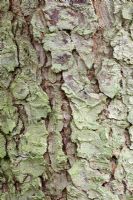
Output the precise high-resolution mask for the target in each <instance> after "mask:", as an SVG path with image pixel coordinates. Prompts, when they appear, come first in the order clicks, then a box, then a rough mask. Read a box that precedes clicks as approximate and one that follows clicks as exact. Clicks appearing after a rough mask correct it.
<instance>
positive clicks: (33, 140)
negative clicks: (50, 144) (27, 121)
mask: <svg viewBox="0 0 133 200" xmlns="http://www.w3.org/2000/svg"><path fill="white" fill-rule="evenodd" d="M47 136H48V133H47V131H46V128H45V126H44V124H43V123H42V122H38V123H37V124H31V125H29V127H27V130H26V133H25V135H24V136H23V137H22V138H21V141H20V148H19V149H20V154H21V153H22V155H27V156H31V157H36V158H39V157H42V156H43V154H44V153H45V152H46V149H47Z"/></svg>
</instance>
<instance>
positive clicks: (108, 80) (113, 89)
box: [97, 51, 121, 98]
mask: <svg viewBox="0 0 133 200" xmlns="http://www.w3.org/2000/svg"><path fill="white" fill-rule="evenodd" d="M119 52H120V51H119ZM97 79H98V82H99V87H100V90H101V92H103V93H104V94H105V95H107V96H108V97H110V98H113V97H114V96H115V95H117V94H118V93H119V91H120V80H121V71H120V65H119V64H117V63H116V62H115V61H114V60H112V59H104V60H103V62H102V68H101V70H100V71H99V72H98V74H97Z"/></svg>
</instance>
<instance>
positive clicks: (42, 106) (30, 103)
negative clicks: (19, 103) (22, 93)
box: [25, 84, 50, 121]
mask: <svg viewBox="0 0 133 200" xmlns="http://www.w3.org/2000/svg"><path fill="white" fill-rule="evenodd" d="M30 93H31V95H30V96H29V97H28V98H27V103H25V109H26V112H27V115H28V118H29V121H34V120H39V119H41V118H46V116H47V114H48V113H49V112H50V106H49V100H48V96H47V94H46V93H45V92H44V91H43V90H42V89H41V87H39V86H37V85H36V84H32V86H31V87H30Z"/></svg>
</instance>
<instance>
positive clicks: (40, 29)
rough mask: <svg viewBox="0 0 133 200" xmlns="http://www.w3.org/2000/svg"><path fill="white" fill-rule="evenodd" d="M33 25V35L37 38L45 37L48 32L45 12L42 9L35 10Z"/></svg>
mask: <svg viewBox="0 0 133 200" xmlns="http://www.w3.org/2000/svg"><path fill="white" fill-rule="evenodd" d="M31 25H32V27H33V35H34V38H35V39H36V40H39V39H43V37H44V35H45V33H46V32H47V29H48V28H47V24H46V20H45V18H44V17H43V13H42V11H41V10H40V9H38V10H37V11H36V12H34V14H33V16H32V20H31Z"/></svg>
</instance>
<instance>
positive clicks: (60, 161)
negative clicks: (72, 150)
mask: <svg viewBox="0 0 133 200" xmlns="http://www.w3.org/2000/svg"><path fill="white" fill-rule="evenodd" d="M62 148H63V145H62V137H61V134H60V133H55V134H53V135H51V137H50V138H49V147H48V150H49V156H50V160H51V164H52V168H53V169H54V170H55V171H60V170H63V169H64V168H67V156H66V155H65V153H64V152H63V149H62Z"/></svg>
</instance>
